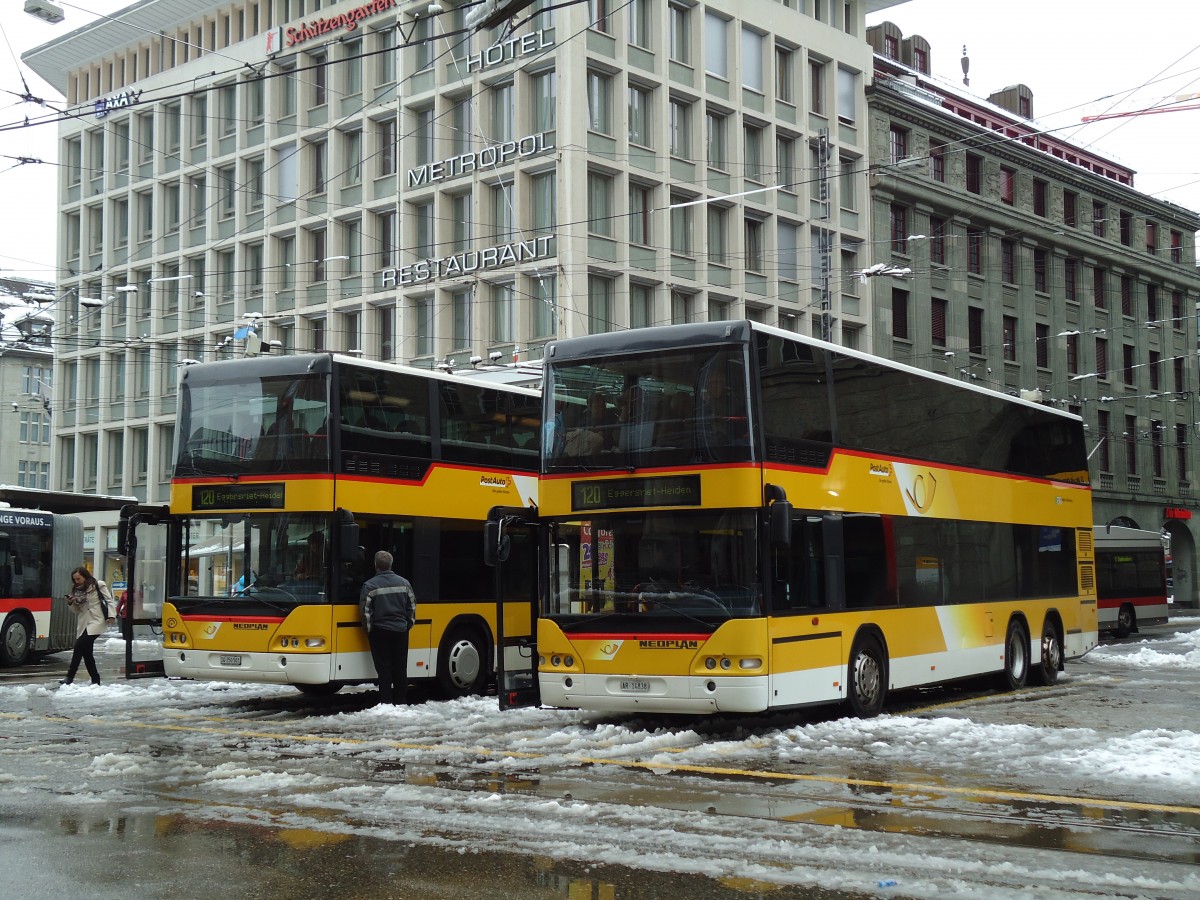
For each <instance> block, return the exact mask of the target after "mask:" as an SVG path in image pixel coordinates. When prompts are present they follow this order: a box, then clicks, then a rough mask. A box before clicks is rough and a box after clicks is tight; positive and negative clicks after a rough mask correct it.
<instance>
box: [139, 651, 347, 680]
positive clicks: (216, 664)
mask: <svg viewBox="0 0 1200 900" xmlns="http://www.w3.org/2000/svg"><path fill="white" fill-rule="evenodd" d="M331 658H332V657H331V655H330V654H328V653H247V652H245V651H238V652H230V651H226V652H218V651H216V650H179V649H174V650H171V649H164V651H163V669H164V670H165V671H166V674H167V677H168V678H191V679H194V680H196V681H251V682H256V683H260V684H326V683H328V682H329V681H330V677H329V673H330V670H331V669H330V660H331Z"/></svg>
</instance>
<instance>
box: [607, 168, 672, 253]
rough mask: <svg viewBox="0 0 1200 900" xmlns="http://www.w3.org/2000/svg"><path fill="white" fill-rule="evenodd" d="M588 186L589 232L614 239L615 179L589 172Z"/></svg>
mask: <svg viewBox="0 0 1200 900" xmlns="http://www.w3.org/2000/svg"><path fill="white" fill-rule="evenodd" d="M587 185H588V195H587V200H588V231H589V232H591V233H592V234H598V235H602V236H603V237H612V236H613V198H612V191H613V177H612V176H611V175H606V174H604V173H602V172H588V180H587ZM673 215H674V212H672V216H673Z"/></svg>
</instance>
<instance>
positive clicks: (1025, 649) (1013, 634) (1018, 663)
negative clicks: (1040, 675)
mask: <svg viewBox="0 0 1200 900" xmlns="http://www.w3.org/2000/svg"><path fill="white" fill-rule="evenodd" d="M1028 678H1029V632H1027V631H1026V630H1025V626H1024V625H1022V624H1021V622H1020V620H1019V619H1013V620H1012V621H1011V622H1009V623H1008V635H1007V636H1006V637H1005V638H1004V675H1003V676H1002V677H1001V680H1000V686H1001V687H1002V688H1003V689H1004V690H1006V691H1015V690H1019V689H1020V688H1023V687H1025V681H1026V679H1028Z"/></svg>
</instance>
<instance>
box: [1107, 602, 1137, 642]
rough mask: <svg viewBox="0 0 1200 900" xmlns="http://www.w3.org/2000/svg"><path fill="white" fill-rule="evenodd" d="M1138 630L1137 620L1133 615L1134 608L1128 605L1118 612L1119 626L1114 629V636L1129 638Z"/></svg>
mask: <svg viewBox="0 0 1200 900" xmlns="http://www.w3.org/2000/svg"><path fill="white" fill-rule="evenodd" d="M1136 628H1137V619H1136V618H1135V617H1134V614H1133V607H1132V606H1130V605H1129V604H1128V603H1126V604H1125V605H1124V606H1122V607H1121V608H1120V609H1119V610H1118V611H1117V624H1116V626H1115V627H1114V628H1113V634H1114V635H1116V636H1117V637H1119V638H1123V637H1129V635H1130V634H1132V633H1133V631H1134V630H1135V629H1136Z"/></svg>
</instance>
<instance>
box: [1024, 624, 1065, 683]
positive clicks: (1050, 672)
mask: <svg viewBox="0 0 1200 900" xmlns="http://www.w3.org/2000/svg"><path fill="white" fill-rule="evenodd" d="M1038 656H1039V659H1038V662H1037V665H1035V666H1034V667H1033V668H1032V669H1030V670H1029V675H1030V678H1031V680H1032V681H1033V682H1034V683H1035V684H1041V685H1046V686H1049V685H1052V684H1054V683H1055V682H1057V681H1058V670H1059V669H1061V668H1062V660H1063V645H1062V638H1061V637H1059V634H1058V627H1057V626H1056V625H1055V624H1054V620H1053V619H1051V618H1050V617H1049V616H1047V617H1046V621H1044V622H1043V623H1042V640H1041V652H1040V653H1039V654H1038Z"/></svg>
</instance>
